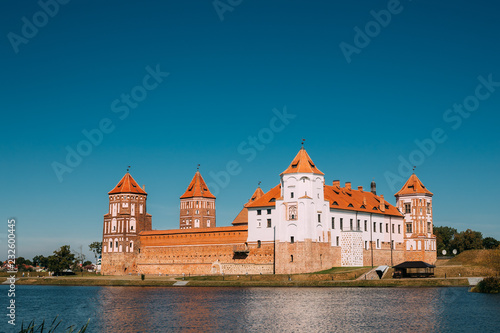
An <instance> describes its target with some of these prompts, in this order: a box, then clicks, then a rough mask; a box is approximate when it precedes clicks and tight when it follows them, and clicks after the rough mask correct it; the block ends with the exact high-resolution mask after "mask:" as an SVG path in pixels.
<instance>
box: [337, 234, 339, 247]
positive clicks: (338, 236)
mask: <svg viewBox="0 0 500 333" xmlns="http://www.w3.org/2000/svg"><path fill="white" fill-rule="evenodd" d="M337 246H339V236H337Z"/></svg>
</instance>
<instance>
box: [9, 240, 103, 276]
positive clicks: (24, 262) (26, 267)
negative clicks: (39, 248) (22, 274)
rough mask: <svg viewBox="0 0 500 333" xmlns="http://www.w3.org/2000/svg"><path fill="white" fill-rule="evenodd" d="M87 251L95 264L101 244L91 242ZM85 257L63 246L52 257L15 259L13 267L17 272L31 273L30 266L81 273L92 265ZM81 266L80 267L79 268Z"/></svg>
mask: <svg viewBox="0 0 500 333" xmlns="http://www.w3.org/2000/svg"><path fill="white" fill-rule="evenodd" d="M89 250H90V251H92V252H93V253H94V256H95V259H96V262H97V257H98V256H99V255H100V254H101V252H102V243H101V242H93V243H91V244H90V245H89ZM85 259H86V258H85V255H83V254H82V253H81V251H80V252H74V251H72V250H71V248H70V246H69V245H63V246H61V247H60V248H59V249H57V250H55V251H54V252H53V254H52V255H50V256H48V257H45V256H43V255H36V256H34V257H33V259H32V260H29V259H26V258H24V257H18V258H16V263H15V266H16V267H17V270H18V271H32V270H33V269H32V268H31V267H30V266H34V267H36V266H40V267H42V268H44V269H46V270H48V271H51V272H56V273H58V272H62V271H64V270H66V269H71V270H72V271H73V272H76V271H81V270H82V269H83V267H88V266H90V265H92V262H91V261H89V260H85ZM80 264H82V267H80Z"/></svg>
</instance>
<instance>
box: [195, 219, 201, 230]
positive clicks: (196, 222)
mask: <svg viewBox="0 0 500 333" xmlns="http://www.w3.org/2000/svg"><path fill="white" fill-rule="evenodd" d="M194 227H195V228H199V227H200V220H198V219H195V220H194Z"/></svg>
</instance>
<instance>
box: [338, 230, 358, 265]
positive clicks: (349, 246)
mask: <svg viewBox="0 0 500 333" xmlns="http://www.w3.org/2000/svg"><path fill="white" fill-rule="evenodd" d="M340 247H341V248H342V250H341V265H342V266H363V237H362V234H361V232H358V231H350V232H349V231H343V232H342V233H341V238H340Z"/></svg>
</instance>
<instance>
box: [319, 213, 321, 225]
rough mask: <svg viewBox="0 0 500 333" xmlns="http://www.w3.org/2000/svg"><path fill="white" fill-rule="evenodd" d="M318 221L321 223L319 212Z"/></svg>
mask: <svg viewBox="0 0 500 333" xmlns="http://www.w3.org/2000/svg"><path fill="white" fill-rule="evenodd" d="M318 223H321V214H318Z"/></svg>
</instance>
